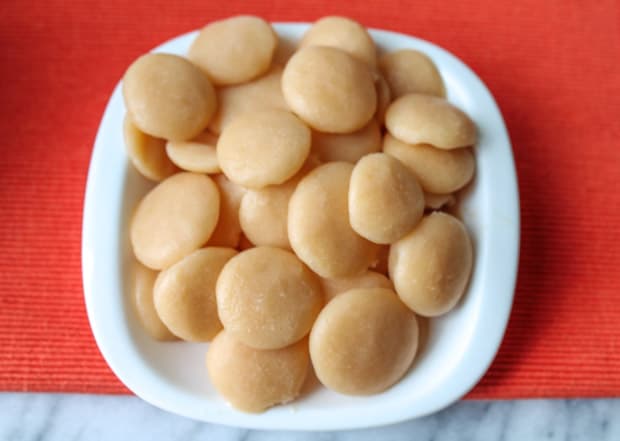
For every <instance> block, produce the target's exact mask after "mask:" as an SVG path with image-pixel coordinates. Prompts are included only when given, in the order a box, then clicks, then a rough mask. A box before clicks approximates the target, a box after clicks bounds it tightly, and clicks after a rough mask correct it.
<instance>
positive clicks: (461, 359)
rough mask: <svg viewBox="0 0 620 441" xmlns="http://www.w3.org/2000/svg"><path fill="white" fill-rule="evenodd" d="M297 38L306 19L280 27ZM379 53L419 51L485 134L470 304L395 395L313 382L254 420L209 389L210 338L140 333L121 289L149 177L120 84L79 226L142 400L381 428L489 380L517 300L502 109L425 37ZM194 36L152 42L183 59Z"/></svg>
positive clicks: (108, 327) (94, 321)
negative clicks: (134, 145) (130, 130)
mask: <svg viewBox="0 0 620 441" xmlns="http://www.w3.org/2000/svg"><path fill="white" fill-rule="evenodd" d="M274 26H275V29H276V31H277V32H278V33H279V35H280V36H281V37H283V38H286V39H289V40H297V39H299V37H300V36H301V35H302V34H303V32H304V31H305V30H306V29H307V28H308V25H307V24H301V23H295V24H293V23H290V24H275V25H274ZM371 34H372V36H373V38H374V39H375V41H376V42H377V44H378V46H379V47H380V48H381V49H383V50H388V51H392V50H396V49H401V48H412V49H418V50H421V51H423V52H424V53H426V54H427V55H429V56H430V57H431V58H432V59H433V61H434V62H435V63H436V65H437V67H438V68H439V70H440V72H441V75H442V76H443V78H444V81H445V84H446V89H447V92H448V99H449V100H450V101H451V102H453V103H454V104H456V105H457V106H458V107H460V108H462V109H463V110H465V111H466V112H467V113H468V114H469V115H470V116H471V117H472V119H473V120H474V121H475V122H476V124H477V126H478V128H479V132H480V142H479V144H478V145H477V147H476V149H475V151H476V159H477V172H476V179H475V182H474V183H473V185H472V188H471V190H470V191H469V192H468V194H467V196H466V198H465V200H464V202H463V204H462V215H463V218H464V221H465V223H466V224H467V226H468V228H469V231H470V232H471V235H472V238H473V242H474V247H475V265H474V272H473V275H472V279H471V281H470V284H469V288H468V292H467V293H466V295H465V296H464V299H463V301H461V302H460V303H459V305H458V306H457V307H456V308H455V310H453V311H452V312H450V313H449V314H447V315H446V316H444V317H442V318H439V319H434V320H431V321H430V327H429V328H430V329H429V340H428V341H427V343H426V345H425V348H424V350H423V351H422V352H421V353H420V354H419V356H418V357H417V358H416V361H415V362H414V366H413V368H412V369H411V370H410V372H409V373H408V374H407V375H406V377H405V378H404V379H403V380H402V381H400V382H399V383H398V384H396V385H395V386H394V387H392V388H391V389H389V390H388V391H386V392H384V393H382V394H379V395H374V396H369V397H349V396H344V395H340V394H337V393H334V392H331V391H328V390H326V389H324V388H314V389H313V390H312V391H311V392H310V393H307V394H306V395H304V396H303V397H302V398H301V399H299V400H297V401H295V402H294V403H292V404H290V405H286V406H277V407H275V408H273V409H270V410H268V411H267V412H265V413H263V414H258V415H253V414H245V413H241V412H238V411H236V410H234V409H232V408H231V407H230V406H229V405H227V404H226V403H225V401H224V400H223V399H222V398H221V397H219V396H218V394H217V393H216V392H215V390H214V388H213V386H212V385H211V384H210V382H209V379H208V377H207V373H206V368H205V363H204V359H205V353H206V350H207V347H208V345H207V344H190V343H159V342H155V341H153V340H151V339H150V338H149V337H148V336H147V335H145V334H144V333H143V331H142V330H141V329H140V327H139V326H138V325H136V323H135V320H134V319H133V316H132V311H131V305H130V303H129V301H128V298H127V297H128V296H127V295H125V293H126V289H125V288H126V287H125V280H126V276H127V273H126V268H128V262H129V261H130V258H131V250H130V246H129V242H128V237H127V230H128V228H127V223H128V217H129V215H130V212H131V211H132V210H133V208H134V207H135V205H136V203H137V201H138V200H139V198H140V197H141V196H142V195H144V194H145V192H146V191H147V189H148V188H150V186H151V185H152V184H149V183H147V182H146V180H144V179H143V178H141V177H140V176H138V174H137V173H136V172H135V171H134V169H133V168H132V167H131V165H130V164H129V162H128V160H127V158H126V155H125V150H124V143H123V137H122V122H123V116H124V113H125V107H124V104H123V98H122V95H121V87H120V84H119V85H117V86H116V88H115V89H114V93H113V94H112V96H111V98H110V101H109V103H108V106H107V108H106V110H105V113H104V115H103V119H102V121H101V126H100V127H99V132H98V134H97V138H96V141H95V146H94V150H93V154H92V159H91V163H90V169H89V173H88V183H87V186H86V198H85V203H84V219H83V232H82V270H83V279H84V296H85V299H86V307H87V311H88V317H89V319H90V324H91V327H92V330H93V334H94V336H95V339H96V341H97V344H98V345H99V349H100V350H101V353H102V354H103V357H104V358H105V360H106V361H107V363H108V364H109V365H110V368H111V369H112V371H114V373H115V374H116V375H117V376H118V378H119V379H120V380H121V381H122V382H123V383H124V384H125V385H126V386H127V387H128V388H129V389H130V390H132V391H133V392H134V393H135V394H136V395H138V396H139V397H141V398H143V399H144V400H146V401H148V402H149V403H152V404H154V405H155V406H157V407H160V408H162V409H165V410H168V411H170V412H174V413H177V414H180V415H184V416H187V417H190V418H195V419H198V420H203V421H209V422H214V423H221V424H228V425H234V426H242V427H249V428H261V429H298V430H334V429H349V428H359V427H369V426H377V425H382V424H388V423H394V422H397V421H401V420H405V419H409V418H414V417H419V416H422V415H426V414H429V413H432V412H435V411H437V410H439V409H442V408H443V407H445V406H447V405H449V404H450V403H452V402H454V401H456V400H458V399H459V398H460V397H461V396H463V395H464V394H465V393H467V392H468V391H469V390H470V389H471V388H472V387H473V386H474V385H475V384H476V382H477V381H478V380H479V379H480V378H481V377H482V375H483V374H484V372H485V371H486V370H487V368H488V366H489V364H490V363H491V361H492V360H493V357H494V356H495V353H496V352H497V349H498V347H499V344H500V342H501V340H502V337H503V334H504V330H505V328H506V324H507V321H508V316H509V314H510V309H511V306H512V298H513V292H514V285H515V278H516V272H517V260H518V250H519V198H518V190H517V181H516V175H515V168H514V163H513V158H512V151H511V148H510V141H509V139H508V134H507V132H506V128H505V126H504V121H503V120H502V116H501V114H500V112H499V110H498V108H497V105H496V104H495V102H494V100H493V97H492V96H491V94H490V92H489V91H488V89H487V88H486V87H485V85H484V84H483V83H482V81H481V80H480V79H479V78H478V77H477V76H476V75H475V74H474V73H473V72H472V71H471V70H470V69H469V68H468V67H467V66H466V65H465V64H463V63H462V62H461V61H459V60H458V59H457V58H456V57H454V56H453V55H451V54H450V53H448V52H446V51H445V50H443V49H441V48H439V47H437V46H435V45H433V44H431V43H428V42H426V41H423V40H420V39H417V38H413V37H409V36H406V35H402V34H397V33H394V32H387V31H380V30H371ZM195 36H196V32H193V33H189V34H185V35H182V36H180V37H178V38H175V39H173V40H170V41H168V42H167V43H164V44H163V45H161V46H159V47H158V48H156V49H155V51H156V52H168V53H175V54H180V55H184V54H185V53H186V52H187V49H188V47H189V45H190V43H191V41H192V40H193V38H194V37H195Z"/></svg>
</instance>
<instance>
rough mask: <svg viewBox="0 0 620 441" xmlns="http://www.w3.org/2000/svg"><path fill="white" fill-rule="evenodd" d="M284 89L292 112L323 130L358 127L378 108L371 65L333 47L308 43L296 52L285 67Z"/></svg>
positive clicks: (314, 127)
mask: <svg viewBox="0 0 620 441" xmlns="http://www.w3.org/2000/svg"><path fill="white" fill-rule="evenodd" d="M282 92H283V94H284V99H285V100H286V103H287V104H288V106H289V107H290V108H291V109H292V110H293V112H295V113H296V114H297V115H299V117H300V118H301V119H303V120H304V121H305V122H306V123H308V124H309V125H310V126H311V127H312V128H313V129H315V130H318V131H321V132H328V133H351V132H354V131H356V130H359V129H361V128H362V127H364V126H365V125H366V124H368V121H370V118H372V116H373V115H374V113H375V110H376V108H377V93H376V91H375V88H374V82H373V77H372V75H371V73H370V70H369V69H368V66H367V65H365V64H364V63H363V62H361V61H358V60H357V59H356V58H354V57H352V56H351V55H349V54H348V53H346V52H344V51H342V50H340V49H336V48H331V47H324V46H308V47H305V48H302V49H300V50H299V51H297V52H296V53H295V55H293V57H292V58H291V59H290V60H289V62H288V63H287V64H286V67H285V68H284V73H283V74H282Z"/></svg>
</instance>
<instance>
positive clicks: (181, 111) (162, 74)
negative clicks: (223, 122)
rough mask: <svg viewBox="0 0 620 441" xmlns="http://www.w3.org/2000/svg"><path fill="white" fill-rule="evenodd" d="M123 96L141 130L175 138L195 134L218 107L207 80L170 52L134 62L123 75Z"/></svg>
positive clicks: (204, 126)
mask: <svg viewBox="0 0 620 441" xmlns="http://www.w3.org/2000/svg"><path fill="white" fill-rule="evenodd" d="M123 97H124V99H125V106H126V107H127V112H128V113H129V116H130V117H131V120H132V121H133V123H134V124H135V125H136V126H137V127H138V128H139V129H140V130H142V131H143V132H145V133H148V134H149V135H151V136H155V137H157V138H165V139H171V140H175V141H184V140H187V139H191V138H193V137H195V136H198V135H199V134H200V133H201V132H202V131H203V130H204V129H205V128H206V127H207V124H209V121H210V120H211V117H212V116H213V114H214V113H215V109H216V107H217V102H216V98H215V90H214V89H213V86H212V85H211V83H210V82H209V79H208V78H207V77H206V76H205V75H204V74H203V73H202V72H201V71H200V69H198V68H197V67H196V66H194V65H193V64H192V63H190V62H189V61H187V60H186V59H185V58H182V57H179V56H176V55H170V54H146V55H143V56H141V57H140V58H138V59H137V60H136V61H134V62H133V63H132V64H131V66H129V69H127V72H125V76H124V77H123Z"/></svg>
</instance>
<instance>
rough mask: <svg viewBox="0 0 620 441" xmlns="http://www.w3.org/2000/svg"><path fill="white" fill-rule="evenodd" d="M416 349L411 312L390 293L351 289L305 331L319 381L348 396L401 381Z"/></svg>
mask: <svg viewBox="0 0 620 441" xmlns="http://www.w3.org/2000/svg"><path fill="white" fill-rule="evenodd" d="M417 347H418V324H417V321H416V317H415V314H413V313H412V312H411V311H410V310H409V309H407V307H406V306H405V305H403V304H402V303H401V302H400V300H399V299H398V297H397V296H396V295H395V293H394V292H393V291H392V290H391V289H385V288H366V289H353V290H350V291H347V292H345V293H342V294H340V295H338V296H337V297H336V298H334V299H333V300H332V301H331V302H329V303H328V304H327V305H326V306H325V308H323V310H322V311H321V314H319V317H318V318H317V320H316V323H315V324H314V326H313V327H312V332H311V333H310V358H311V360H312V365H313V366H314V371H315V372H316V375H317V377H318V379H319V380H320V381H321V383H323V384H324V385H325V386H327V387H328V388H330V389H333V390H335V391H336V392H340V393H343V394H347V395H369V394H376V393H379V392H382V391H384V390H386V389H387V388H389V387H390V386H392V385H393V384H394V383H396V382H397V381H398V380H400V379H401V378H402V377H403V375H405V373H406V372H407V370H408V369H409V366H411V362H412V361H413V359H414V357H415V354H416V351H417Z"/></svg>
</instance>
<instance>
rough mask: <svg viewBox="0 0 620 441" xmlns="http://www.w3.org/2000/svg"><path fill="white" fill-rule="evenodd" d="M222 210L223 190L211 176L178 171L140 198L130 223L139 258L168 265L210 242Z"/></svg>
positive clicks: (146, 262)
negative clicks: (220, 189)
mask: <svg viewBox="0 0 620 441" xmlns="http://www.w3.org/2000/svg"><path fill="white" fill-rule="evenodd" d="M219 213H220V194H219V191H218V189H217V187H216V185H215V183H214V182H213V180H212V179H211V178H209V177H208V176H206V175H200V174H196V173H177V174H176V175H173V176H171V177H169V178H168V179H166V180H165V181H162V182H161V183H160V184H159V185H157V186H156V187H155V188H153V189H152V190H151V191H150V192H149V193H147V195H146V196H144V198H143V199H142V200H141V201H140V203H139V204H138V207H137V208H136V211H135V213H134V215H133V218H132V220H131V223H130V226H129V236H130V240H131V245H132V248H133V252H134V254H135V256H136V257H137V259H138V260H139V261H140V262H141V263H143V264H144V265H146V266H147V267H149V268H151V269H157V270H161V269H165V268H167V267H169V266H170V265H173V264H174V263H176V262H178V261H179V260H181V259H182V258H183V257H185V256H186V255H188V254H189V253H191V252H192V251H194V250H197V249H198V248H200V247H201V246H202V245H203V244H204V243H206V242H207V240H208V239H209V237H211V234H212V233H213V230H214V229H215V226H216V224H217V219H218V217H219Z"/></svg>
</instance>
